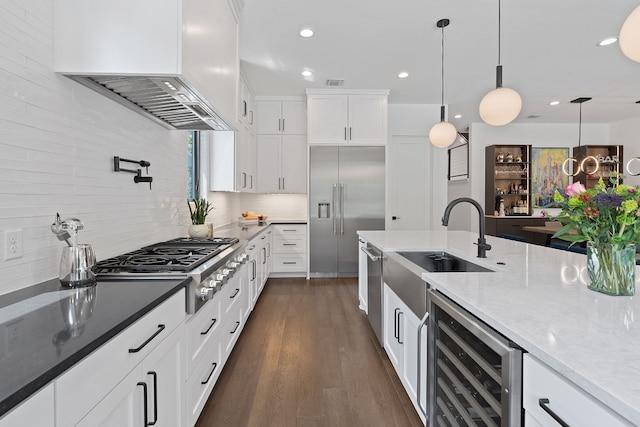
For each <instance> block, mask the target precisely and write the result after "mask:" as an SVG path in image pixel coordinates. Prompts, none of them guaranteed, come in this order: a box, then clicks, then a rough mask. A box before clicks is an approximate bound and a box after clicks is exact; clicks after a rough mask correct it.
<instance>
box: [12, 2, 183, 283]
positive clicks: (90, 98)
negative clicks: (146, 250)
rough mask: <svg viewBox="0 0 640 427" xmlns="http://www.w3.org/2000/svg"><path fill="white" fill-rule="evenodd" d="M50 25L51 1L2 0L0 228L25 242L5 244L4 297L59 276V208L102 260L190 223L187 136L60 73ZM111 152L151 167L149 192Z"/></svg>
mask: <svg viewBox="0 0 640 427" xmlns="http://www.w3.org/2000/svg"><path fill="white" fill-rule="evenodd" d="M52 24H53V0H23V1H10V2H6V1H5V2H0V231H2V234H4V231H6V230H14V229H22V230H23V239H24V245H23V247H24V256H23V257H22V258H18V259H13V260H4V255H5V254H4V245H0V294H2V293H6V292H9V291H12V290H15V289H18V288H21V287H25V286H28V285H32V284H35V283H38V282H40V281H43V280H47V279H51V278H54V277H57V276H58V263H59V259H60V253H61V250H62V246H63V245H64V243H63V242H60V241H58V240H57V239H56V237H55V236H54V235H53V234H52V233H51V231H50V226H51V223H52V222H53V220H54V217H55V214H56V212H60V215H61V216H62V218H66V217H78V218H80V219H82V220H83V221H84V223H85V230H84V231H82V232H81V233H80V236H79V241H80V242H83V243H91V244H93V245H94V248H95V251H96V255H97V257H98V259H104V258H108V257H110V256H114V255H116V254H118V253H122V252H126V251H129V250H133V249H136V248H139V247H140V246H142V245H145V244H151V243H155V242H156V241H160V240H166V239H168V238H172V237H176V236H178V235H183V234H184V233H185V231H186V227H187V225H188V223H189V221H188V211H187V206H186V201H185V200H186V198H185V192H186V191H185V189H186V156H185V152H186V133H185V132H184V131H169V130H167V129H164V128H162V127H160V126H158V125H156V124H154V123H152V122H151V121H150V120H148V119H145V118H143V117H142V116H140V115H139V114H137V113H135V112H133V111H131V110H129V109H127V108H125V107H122V106H120V105H118V104H116V103H115V102H113V101H110V100H108V99H107V98H105V97H104V96H101V95H99V94H97V93H95V92H93V91H91V90H89V89H87V88H85V87H83V86H81V85H79V84H78V83H75V82H73V81H72V80H70V79H68V78H66V77H63V76H60V75H57V74H55V73H54V72H53V70H52V66H53V47H52V40H53V29H52ZM113 156H120V157H124V158H128V159H134V160H140V159H144V160H148V161H150V162H151V167H150V168H149V175H151V176H152V177H153V189H152V190H151V191H149V186H148V185H147V184H135V183H134V182H133V174H130V173H124V172H120V173H116V172H113ZM132 166H133V165H132ZM3 237H4V236H3Z"/></svg>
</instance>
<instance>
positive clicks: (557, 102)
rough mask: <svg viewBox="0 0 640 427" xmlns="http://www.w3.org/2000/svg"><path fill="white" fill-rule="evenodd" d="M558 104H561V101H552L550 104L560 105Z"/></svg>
mask: <svg viewBox="0 0 640 427" xmlns="http://www.w3.org/2000/svg"><path fill="white" fill-rule="evenodd" d="M558 104H560V101H551V102H550V103H549V105H558Z"/></svg>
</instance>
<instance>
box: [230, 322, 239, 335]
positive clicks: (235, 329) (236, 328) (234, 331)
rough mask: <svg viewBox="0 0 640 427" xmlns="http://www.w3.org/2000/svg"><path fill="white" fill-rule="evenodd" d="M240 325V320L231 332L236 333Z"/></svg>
mask: <svg viewBox="0 0 640 427" xmlns="http://www.w3.org/2000/svg"><path fill="white" fill-rule="evenodd" d="M239 327H240V322H236V327H235V328H233V331H231V333H232V334H235V333H236V331H237V330H238V328H239Z"/></svg>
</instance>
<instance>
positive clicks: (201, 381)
mask: <svg viewBox="0 0 640 427" xmlns="http://www.w3.org/2000/svg"><path fill="white" fill-rule="evenodd" d="M222 329H223V327H222V326H221V327H219V328H217V329H216V331H215V332H213V333H212V335H211V337H212V338H211V345H209V346H207V347H206V353H205V354H203V356H202V358H201V359H200V363H199V364H198V366H196V368H195V369H194V371H193V374H192V375H191V377H190V378H189V380H188V381H187V386H186V395H187V398H186V410H185V412H186V425H187V426H193V425H195V423H196V421H197V420H198V417H199V416H200V413H201V412H202V408H204V405H205V403H207V399H208V398H209V395H210V394H211V391H212V390H213V387H214V386H215V384H216V381H217V380H218V377H219V376H220V373H221V372H222V367H223V365H224V361H223V359H222V352H221V342H222V338H221V335H222V333H223V332H222Z"/></svg>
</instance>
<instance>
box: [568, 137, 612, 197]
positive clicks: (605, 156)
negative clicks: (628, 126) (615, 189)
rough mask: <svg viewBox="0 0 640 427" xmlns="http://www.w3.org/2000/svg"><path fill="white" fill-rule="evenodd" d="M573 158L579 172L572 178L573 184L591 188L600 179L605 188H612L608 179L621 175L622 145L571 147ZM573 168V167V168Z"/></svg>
mask: <svg viewBox="0 0 640 427" xmlns="http://www.w3.org/2000/svg"><path fill="white" fill-rule="evenodd" d="M573 157H574V158H575V159H576V165H578V166H579V167H580V172H579V173H578V174H577V175H576V176H574V177H573V182H577V181H579V182H581V183H582V184H583V185H584V186H585V187H587V188H592V187H593V186H594V185H596V184H597V183H598V180H599V179H600V178H602V180H603V181H604V183H605V185H606V186H607V187H610V186H612V183H611V181H610V180H609V178H610V177H611V176H614V177H615V176H616V174H623V173H624V169H623V163H622V161H623V158H622V145H583V146H580V147H573ZM574 167H575V166H574Z"/></svg>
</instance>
